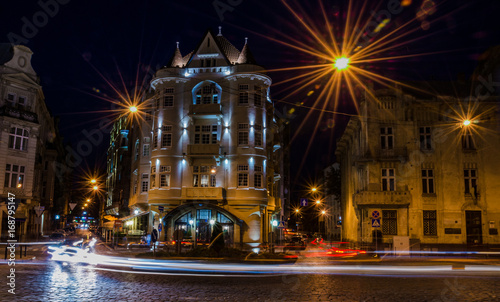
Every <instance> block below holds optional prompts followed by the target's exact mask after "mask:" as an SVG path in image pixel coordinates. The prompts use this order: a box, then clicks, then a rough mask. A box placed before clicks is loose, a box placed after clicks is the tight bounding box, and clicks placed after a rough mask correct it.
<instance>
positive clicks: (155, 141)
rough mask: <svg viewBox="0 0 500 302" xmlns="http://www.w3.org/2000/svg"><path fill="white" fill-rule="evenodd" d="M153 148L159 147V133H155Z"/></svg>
mask: <svg viewBox="0 0 500 302" xmlns="http://www.w3.org/2000/svg"><path fill="white" fill-rule="evenodd" d="M153 148H155V149H156V148H158V134H153Z"/></svg>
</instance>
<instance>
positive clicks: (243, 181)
mask: <svg viewBox="0 0 500 302" xmlns="http://www.w3.org/2000/svg"><path fill="white" fill-rule="evenodd" d="M238 187H248V165H238Z"/></svg>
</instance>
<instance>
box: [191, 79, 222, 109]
mask: <svg viewBox="0 0 500 302" xmlns="http://www.w3.org/2000/svg"><path fill="white" fill-rule="evenodd" d="M218 103H219V91H217V88H216V86H215V84H214V83H211V84H209V85H204V86H203V87H201V89H199V90H198V91H197V92H196V99H195V104H218Z"/></svg>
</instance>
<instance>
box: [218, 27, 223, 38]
mask: <svg viewBox="0 0 500 302" xmlns="http://www.w3.org/2000/svg"><path fill="white" fill-rule="evenodd" d="M218 36H222V26H219V34H218Z"/></svg>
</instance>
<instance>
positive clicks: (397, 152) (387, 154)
mask: <svg viewBox="0 0 500 302" xmlns="http://www.w3.org/2000/svg"><path fill="white" fill-rule="evenodd" d="M360 153H361V154H359V155H355V156H354V157H353V159H354V161H355V162H369V161H400V162H405V161H407V160H408V149H407V148H406V147H402V148H393V149H373V150H365V151H364V152H360Z"/></svg>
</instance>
